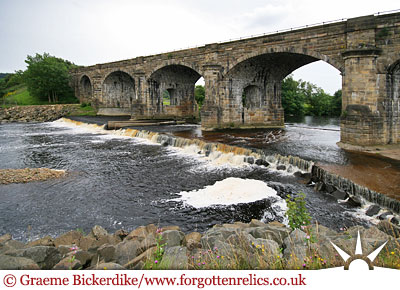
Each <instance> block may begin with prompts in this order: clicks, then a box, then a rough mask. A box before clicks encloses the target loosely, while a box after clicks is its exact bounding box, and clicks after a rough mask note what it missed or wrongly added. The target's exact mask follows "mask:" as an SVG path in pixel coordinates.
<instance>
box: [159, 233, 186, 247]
mask: <svg viewBox="0 0 400 290" xmlns="http://www.w3.org/2000/svg"><path fill="white" fill-rule="evenodd" d="M184 237H185V234H184V233H182V232H181V231H177V230H168V231H165V232H163V233H162V242H161V243H162V244H165V247H166V248H167V247H168V248H170V247H175V246H180V245H181V242H182V240H183V238H184Z"/></svg>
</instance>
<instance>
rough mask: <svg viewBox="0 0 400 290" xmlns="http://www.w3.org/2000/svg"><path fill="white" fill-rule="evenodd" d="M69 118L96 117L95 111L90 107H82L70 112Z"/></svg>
mask: <svg viewBox="0 0 400 290" xmlns="http://www.w3.org/2000/svg"><path fill="white" fill-rule="evenodd" d="M70 116H96V111H95V109H93V108H92V107H91V106H90V105H87V106H84V107H82V106H80V107H79V108H78V109H76V110H75V111H74V112H72V113H71V114H70Z"/></svg>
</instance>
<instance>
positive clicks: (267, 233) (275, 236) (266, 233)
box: [245, 225, 290, 245]
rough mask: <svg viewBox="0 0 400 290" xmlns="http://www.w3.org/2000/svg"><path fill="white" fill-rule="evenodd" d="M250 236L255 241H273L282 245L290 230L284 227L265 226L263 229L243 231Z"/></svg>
mask: <svg viewBox="0 0 400 290" xmlns="http://www.w3.org/2000/svg"><path fill="white" fill-rule="evenodd" d="M245 231H246V232H248V233H249V234H250V235H252V236H253V237H254V238H256V239H265V240H273V241H275V242H276V243H277V244H278V245H282V244H283V242H284V240H285V239H286V238H287V237H288V235H289V233H290V230H289V229H288V228H286V227H280V226H273V225H265V226H263V227H256V228H249V229H245Z"/></svg>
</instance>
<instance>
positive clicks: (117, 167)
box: [0, 119, 366, 239]
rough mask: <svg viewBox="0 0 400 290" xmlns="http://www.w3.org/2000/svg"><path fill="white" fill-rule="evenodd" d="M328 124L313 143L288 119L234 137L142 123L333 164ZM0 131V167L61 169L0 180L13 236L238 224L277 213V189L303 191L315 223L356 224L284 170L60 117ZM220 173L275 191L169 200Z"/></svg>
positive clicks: (0, 215) (1, 211) (336, 158)
mask: <svg viewBox="0 0 400 290" xmlns="http://www.w3.org/2000/svg"><path fill="white" fill-rule="evenodd" d="M91 121H94V122H102V120H101V119H92V120H91ZM324 126H325V125H324ZM329 126H330V125H329ZM325 127H326V126H325ZM335 128H336V129H337V126H333V127H332V128H331V129H330V128H325V129H327V130H325V129H324V130H316V131H318V132H324V133H323V135H321V136H322V137H321V138H322V139H321V140H320V141H318V142H317V143H316V145H315V146H314V145H310V142H312V141H310V140H313V139H314V138H315V136H310V134H309V131H310V130H308V131H307V133H304V130H303V129H302V128H301V126H299V125H289V126H288V130H285V131H283V130H280V131H279V130H266V131H262V132H257V131H250V132H248V133H246V134H248V135H249V136H243V133H242V134H241V136H240V137H237V136H236V135H238V133H235V132H234V131H229V132H219V133H218V132H216V133H215V132H214V133H204V132H203V134H204V135H202V133H201V131H200V133H199V127H198V126H186V127H185V126H176V127H158V128H152V129H154V130H158V131H163V130H164V131H165V130H166V131H169V132H172V133H173V134H176V135H181V136H185V137H190V136H189V135H191V136H194V135H196V134H199V135H198V136H197V137H200V138H206V139H208V140H214V141H218V140H219V139H220V138H224V139H225V141H226V143H232V144H237V143H240V140H249V139H246V138H250V139H254V140H256V141H254V142H253V141H252V142H253V143H251V142H250V143H251V144H250V145H251V146H254V147H257V140H258V139H260V140H261V139H262V140H263V141H262V142H269V143H270V144H272V145H273V146H272V147H271V148H268V150H271V151H278V152H285V154H287V153H288V152H289V153H290V151H291V150H292V151H293V150H295V151H297V152H301V151H302V148H303V147H304V152H303V153H304V154H303V155H304V156H309V157H310V158H311V157H318V156H317V155H318V154H319V155H320V156H321V159H324V158H327V159H331V161H332V162H338V163H340V162H344V160H345V158H346V157H345V156H344V155H341V153H338V152H336V153H334V152H335V151H337V150H338V149H337V148H336V147H334V146H332V142H331V141H329V142H326V143H325V142H324V141H323V140H326V139H331V138H337V137H338V134H339V133H338V131H337V130H336V129H335ZM196 132H197V133H196ZM271 134H272V135H275V134H276V136H280V137H279V138H287V139H286V140H287V142H284V143H283V144H284V145H279V142H276V144H275V143H274V141H273V140H272V139H273V137H271V136H272V135H271ZM318 134H321V133H316V135H318ZM228 135H229V136H232V137H229V136H228ZM0 136H1V138H0V168H25V167H48V168H53V169H63V170H66V171H68V172H69V173H68V175H67V176H66V177H64V178H61V179H56V180H48V181H45V182H33V183H27V184H9V185H0V197H1V203H0V235H2V234H4V233H8V232H9V233H11V234H13V235H14V237H15V238H19V239H30V238H33V237H38V236H44V235H47V234H50V235H58V234H61V233H63V232H65V231H67V230H71V229H77V228H82V229H84V230H85V231H86V232H87V231H89V229H90V228H91V227H93V226H94V225H96V224H98V225H101V226H103V227H105V228H106V229H107V230H109V231H114V230H116V229H119V228H124V229H127V230H130V229H133V228H135V227H137V226H139V225H146V224H149V223H155V224H160V225H167V224H169V225H171V224H172V225H179V226H181V228H182V229H183V230H185V231H189V230H198V231H203V230H205V229H206V228H208V227H210V226H212V225H214V224H217V223H226V222H233V221H245V222H247V221H249V220H250V219H252V218H257V219H261V218H264V219H265V220H273V219H278V220H282V216H283V212H284V206H282V199H281V198H280V197H279V195H280V196H284V194H287V193H296V192H300V191H302V192H305V193H306V194H307V206H308V208H309V210H310V212H311V214H312V216H313V218H315V219H317V220H318V221H319V222H321V223H322V224H325V225H327V226H330V227H333V228H338V227H341V226H344V225H346V226H351V225H354V224H362V223H366V220H364V219H360V218H358V217H355V214H356V212H355V211H354V210H352V209H349V208H346V207H345V206H343V205H341V204H338V203H337V202H336V201H334V200H332V199H331V198H330V197H329V196H326V195H323V194H317V193H315V192H314V191H313V190H312V189H310V188H308V187H306V186H305V185H303V184H301V182H300V180H299V179H297V178H296V177H294V176H293V175H290V174H288V173H286V172H279V171H274V170H269V169H267V168H264V167H259V166H256V165H246V166H231V165H223V166H215V165H213V164H211V163H210V161H209V160H207V158H205V157H199V156H196V155H192V154H186V153H185V152H183V151H182V150H180V149H173V148H169V147H167V148H166V147H162V146H160V145H155V144H151V143H150V142H149V141H144V140H141V139H136V138H128V137H118V136H111V135H107V134H100V133H93V132H91V131H90V130H89V129H86V128H77V127H74V126H71V125H70V124H67V123H62V122H53V123H39V124H15V123H14V124H6V125H1V126H0ZM254 136H256V137H257V136H258V137H257V138H258V139H257V138H254ZM229 138H231V139H232V142H230V141H229ZM276 138H277V137H276ZM293 138H295V139H293ZM324 138H325V139H324ZM260 140H259V141H260ZM270 140H272V141H270ZM260 142H261V141H260ZM260 144H261V143H260ZM274 144H275V145H274ZM307 144H308V145H307ZM246 146H249V144H246ZM293 146H297V147H293ZM317 153H318V154H317ZM324 154H325V155H324ZM297 155H300V156H301V154H297ZM229 177H237V178H241V179H255V180H261V181H263V182H264V183H266V184H267V185H268V186H269V187H271V188H272V189H275V190H276V191H277V195H275V196H266V198H265V199H261V200H258V201H252V202H248V203H241V204H235V203H233V204H230V205H210V206H205V207H197V208H195V207H192V206H190V205H188V204H185V203H183V202H182V201H181V200H179V198H180V197H181V195H179V193H181V192H183V191H185V192H194V191H195V190H199V189H203V188H205V187H206V186H210V185H213V184H215V183H216V182H217V181H222V180H225V179H227V178H229ZM243 194H245V193H243ZM283 204H284V203H283Z"/></svg>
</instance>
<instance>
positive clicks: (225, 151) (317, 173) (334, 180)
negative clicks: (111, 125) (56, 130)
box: [60, 118, 400, 214]
mask: <svg viewBox="0 0 400 290" xmlns="http://www.w3.org/2000/svg"><path fill="white" fill-rule="evenodd" d="M60 120H62V121H64V122H69V123H73V124H75V125H78V126H87V127H90V128H91V129H94V130H96V131H98V132H99V133H102V134H112V135H117V136H126V137H134V138H141V139H146V140H149V141H151V142H153V143H157V144H160V145H162V146H172V147H177V148H182V149H184V148H190V151H191V152H193V153H197V154H204V155H205V156H209V157H211V159H218V158H221V159H224V161H225V162H231V163H233V164H236V165H239V164H244V163H255V162H256V161H257V160H260V161H264V162H267V163H269V164H271V166H275V167H276V166H278V165H285V166H286V167H287V171H288V172H290V173H294V172H296V171H301V172H302V173H310V174H311V177H312V178H314V179H318V180H321V181H322V182H324V183H325V184H330V185H333V186H335V187H336V188H338V189H340V190H343V191H345V192H348V193H350V194H352V195H355V196H360V197H362V198H364V199H366V200H367V201H369V202H372V203H375V204H378V205H380V206H382V207H385V208H388V209H390V210H392V211H393V212H394V213H397V214H400V201H399V200H396V199H393V198H390V197H388V196H386V195H384V194H382V193H379V192H376V191H373V190H370V189H368V188H366V187H363V186H360V185H358V184H356V183H354V182H353V181H351V180H349V179H347V178H344V177H341V176H339V175H336V174H333V173H330V172H328V171H326V170H325V169H322V168H321V167H319V166H318V165H315V164H314V162H312V161H308V160H304V159H302V158H299V157H297V156H282V155H280V154H273V155H267V154H265V153H264V152H263V150H261V149H248V148H243V147H237V146H231V145H226V144H222V143H210V142H204V141H202V140H199V139H188V138H182V137H175V136H170V135H167V134H159V133H156V132H151V131H147V130H137V129H130V128H127V129H120V130H104V125H97V124H88V123H84V122H80V121H75V120H71V119H67V118H62V119H60ZM250 160H253V162H251V161H250ZM260 164H262V162H260Z"/></svg>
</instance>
